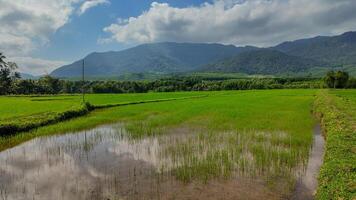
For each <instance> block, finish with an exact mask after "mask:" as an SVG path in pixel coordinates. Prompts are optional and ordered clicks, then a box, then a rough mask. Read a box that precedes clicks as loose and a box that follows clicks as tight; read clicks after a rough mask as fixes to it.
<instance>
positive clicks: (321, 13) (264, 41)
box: [100, 0, 356, 46]
mask: <svg viewBox="0 0 356 200" xmlns="http://www.w3.org/2000/svg"><path fill="white" fill-rule="evenodd" d="M355 9H356V1H355V0H338V1H335V0H313V1H310V0H216V1H214V2H213V3H204V4H202V5H200V6H195V7H186V8H176V7H172V6H170V5H169V4H168V3H157V2H154V3H152V4H151V7H150V8H149V9H148V10H147V11H145V12H143V13H142V14H141V15H139V16H137V17H130V18H128V19H119V20H118V21H117V22H116V23H114V24H111V25H110V26H108V27H106V28H104V31H105V32H108V33H109V34H111V36H110V37H109V38H103V39H101V40H100V41H101V42H102V41H104V42H108V41H110V40H111V41H112V40H115V41H117V42H121V43H146V42H159V41H176V42H219V43H227V44H235V45H258V46H269V45H274V44H276V43H279V42H282V41H286V40H294V39H298V38H304V37H311V36H315V35H332V34H339V33H342V32H345V31H349V30H353V29H355V21H356V12H355Z"/></svg>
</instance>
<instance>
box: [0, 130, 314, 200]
mask: <svg viewBox="0 0 356 200" xmlns="http://www.w3.org/2000/svg"><path fill="white" fill-rule="evenodd" d="M174 132H175V133H174ZM286 137H287V136H286V135H285V134H284V133H283V132H280V133H268V132H249V133H247V132H246V133H239V132H222V133H199V132H195V133H194V131H188V130H187V129H184V130H179V129H178V130H174V131H171V133H168V134H165V135H161V136H147V137H143V138H132V137H130V134H129V133H127V130H126V129H125V128H124V126H123V125H122V124H116V125H106V126H101V127H98V128H94V129H92V130H88V131H82V132H77V133H70V134H66V135H62V136H49V137H42V138H36V139H34V140H31V141H29V142H26V143H24V144H22V145H20V146H18V147H15V148H13V149H9V150H6V151H3V152H1V154H0V176H1V178H0V194H1V197H2V199H217V198H223V199H238V198H240V199H261V198H263V199H283V198H288V195H289V194H290V192H291V191H293V189H294V183H293V182H294V181H295V180H297V179H298V178H302V177H303V174H304V173H305V171H304V170H303V168H298V167H297V166H298V165H296V164H294V162H296V163H298V162H301V160H299V159H300V158H298V155H292V154H293V152H292V151H291V149H290V148H289V147H288V145H287V144H286V143H285V141H288V138H286ZM272 144H274V145H272ZM289 156H294V159H295V160H293V161H290V162H288V161H287V157H289ZM306 173H310V171H309V169H308V170H307V171H306ZM310 178H311V176H309V175H308V179H310ZM310 181H314V180H307V181H306V183H309V182H310ZM305 191H307V190H305V189H304V190H303V192H305ZM304 197H305V196H304ZM303 199H305V198H303Z"/></svg>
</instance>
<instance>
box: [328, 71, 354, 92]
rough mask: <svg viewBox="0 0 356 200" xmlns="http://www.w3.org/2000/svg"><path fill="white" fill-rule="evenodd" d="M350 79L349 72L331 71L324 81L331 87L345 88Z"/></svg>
mask: <svg viewBox="0 0 356 200" xmlns="http://www.w3.org/2000/svg"><path fill="white" fill-rule="evenodd" d="M348 80H349V74H348V73H347V72H344V71H337V72H334V71H329V72H328V73H327V74H326V76H325V78H324V82H325V84H326V85H327V86H328V87H329V88H345V87H346V86H347V82H348Z"/></svg>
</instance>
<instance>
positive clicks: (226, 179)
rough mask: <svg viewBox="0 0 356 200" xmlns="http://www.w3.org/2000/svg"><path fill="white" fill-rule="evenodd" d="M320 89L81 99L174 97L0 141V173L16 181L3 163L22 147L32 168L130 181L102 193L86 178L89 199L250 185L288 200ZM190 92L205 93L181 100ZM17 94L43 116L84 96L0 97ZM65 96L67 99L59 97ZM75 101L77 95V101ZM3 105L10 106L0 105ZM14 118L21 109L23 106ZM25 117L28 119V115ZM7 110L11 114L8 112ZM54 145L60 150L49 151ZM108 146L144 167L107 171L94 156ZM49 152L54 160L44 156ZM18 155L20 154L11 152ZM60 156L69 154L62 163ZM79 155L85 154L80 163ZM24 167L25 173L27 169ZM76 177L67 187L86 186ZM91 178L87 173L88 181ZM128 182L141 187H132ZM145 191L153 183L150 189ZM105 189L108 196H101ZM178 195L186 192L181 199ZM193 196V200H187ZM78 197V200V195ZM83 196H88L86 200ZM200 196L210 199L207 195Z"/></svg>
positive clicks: (110, 100) (302, 166) (308, 143)
mask: <svg viewBox="0 0 356 200" xmlns="http://www.w3.org/2000/svg"><path fill="white" fill-rule="evenodd" d="M316 93H317V91H316V90H264V91H229V92H193V93H187V92H186V93H159V94H157V93H149V94H126V95H89V96H87V99H88V100H89V102H90V103H91V104H92V105H109V104H116V103H120V102H130V101H143V100H155V99H169V98H178V99H176V100H172V101H163V102H150V103H145V104H134V105H127V106H119V107H111V108H105V109H95V110H94V111H92V112H90V113H88V114H87V115H85V116H82V117H78V118H74V119H71V120H67V121H63V122H59V123H56V124H53V125H48V126H43V127H40V128H37V129H34V130H31V131H29V132H24V133H19V134H16V135H14V136H10V137H4V138H2V139H1V140H0V146H1V149H3V152H2V154H1V155H3V160H2V162H4V163H7V165H6V166H7V167H6V169H0V172H1V173H3V177H6V176H10V177H13V176H14V175H13V174H11V173H13V172H12V171H10V172H9V171H7V170H8V169H11V168H13V167H15V166H12V165H11V164H10V165H9V164H8V163H11V162H9V160H13V159H14V157H16V158H18V157H21V152H24V151H26V152H27V153H26V154H31V153H33V154H36V155H39V156H37V157H36V159H41V160H39V161H38V160H36V159H34V161H33V160H31V159H30V158H29V159H30V160H31V163H32V162H35V163H36V162H38V163H46V162H52V160H53V159H57V157H58V156H60V157H59V158H58V159H59V160H61V159H62V160H63V159H66V160H63V162H60V163H61V165H63V164H64V166H62V168H63V167H64V169H63V170H64V171H68V170H71V169H73V167H74V168H78V167H80V168H79V169H78V170H79V172H80V173H84V171H85V173H87V172H89V171H90V174H91V176H93V174H92V173H93V171H92V170H93V169H97V170H99V171H97V172H95V174H98V173H99V172H100V173H102V170H106V171H105V172H106V173H109V174H115V173H120V175H113V176H112V177H111V176H105V177H106V178H105V179H104V180H102V177H101V176H99V177H96V176H95V177H96V179H98V181H99V182H100V181H105V180H108V181H109V182H110V183H111V184H112V181H114V182H115V181H119V182H122V181H123V180H128V182H127V183H128V184H129V185H131V186H130V187H129V188H126V189H122V188H121V187H122V183H121V184H118V183H116V184H117V185H116V186H112V185H111V186H110V187H109V186H107V184H103V187H101V186H100V187H99V186H97V185H96V184H95V183H94V182H93V181H89V180H87V182H86V183H85V184H89V185H88V187H90V188H92V187H94V186H95V187H96V189H94V193H98V195H99V194H100V195H104V194H105V195H104V196H100V195H99V196H96V197H99V198H101V197H103V198H109V197H113V196H112V195H114V196H115V195H116V197H124V199H132V198H138V199H140V198H143V197H145V195H148V196H149V197H151V199H157V198H158V199H166V197H167V198H171V197H172V198H173V197H174V196H176V198H178V199H184V198H183V196H184V195H188V196H190V195H193V196H194V195H198V194H200V193H198V194H196V193H195V192H193V191H191V187H193V188H196V187H198V188H201V190H203V191H205V190H206V191H207V193H208V191H214V190H213V189H212V188H211V187H213V185H214V186H215V189H216V188H219V187H222V188H229V187H230V188H236V187H237V186H238V187H239V188H241V189H242V188H244V187H246V186H249V185H250V186H251V185H252V188H253V187H255V188H256V189H258V190H261V193H260V194H259V195H260V196H258V195H257V196H251V197H249V199H260V198H261V197H264V198H265V199H276V198H282V199H283V198H290V197H291V196H293V193H294V190H295V188H296V185H297V181H298V180H299V179H300V177H302V176H303V173H304V172H305V170H306V166H307V163H308V157H309V152H310V149H311V147H312V143H313V128H314V126H315V125H316V124H317V122H316V120H315V119H314V117H313V115H312V107H313V102H314V99H315V95H316ZM145 95H147V96H145ZM194 96H201V97H200V98H183V97H194ZM10 98H14V99H10ZM17 98H20V99H17ZM21 98H24V99H23V100H22V101H23V102H22V103H23V104H24V105H25V104H26V103H27V104H31V103H32V100H33V98H34V99H41V100H40V101H35V102H34V103H35V104H38V105H40V104H42V106H44V108H42V109H43V110H41V111H42V112H45V111H46V108H45V107H46V106H45V105H47V106H48V107H53V106H55V105H56V104H58V105H59V106H58V107H57V109H58V110H61V109H67V108H69V107H70V106H76V105H80V103H79V101H80V99H79V98H80V96H56V97H4V99H6V100H7V101H19V102H20V101H21ZM66 98H68V100H63V99H66ZM71 98H76V100H74V99H71ZM4 99H2V101H4ZM9 99H10V100H9ZM53 99H55V100H53ZM52 102H53V104H52ZM61 102H62V103H63V104H61ZM69 102H72V103H69ZM50 104H51V106H49V105H50ZM1 109H2V110H6V109H5V108H4V107H2V108H1ZM18 112H19V113H20V112H21V111H20V109H19V111H18ZM22 112H23V113H24V114H27V115H31V111H30V109H27V110H26V109H25V110H24V111H22ZM12 114H13V113H10V112H9V113H8V114H7V116H8V117H9V116H11V115H12ZM102 124H107V125H105V126H104V127H106V128H103V126H102ZM110 124H114V125H110ZM115 124H117V125H115ZM33 138H35V139H34V140H33ZM83 140H84V143H83ZM26 141H28V142H26ZM53 141H54V142H53ZM24 142H25V143H24ZM46 144H50V145H49V146H47V145H46ZM68 145H69V147H68ZM11 147H15V148H11ZM53 147H56V148H54V149H53ZM128 147H130V148H131V149H134V150H132V151H130V152H127V151H122V150H120V149H123V148H128ZM130 148H129V149H130ZM21 149H26V150H21ZM46 149H47V150H46ZM48 149H51V150H48ZM56 149H57V150H56ZM112 149H119V150H120V151H119V153H117V152H116V153H117V156H119V157H120V159H121V157H122V156H124V158H125V159H128V158H130V162H133V163H136V162H139V163H141V164H142V165H143V166H146V165H147V166H146V167H144V168H142V169H141V168H140V167H139V166H140V165H137V166H136V164H135V165H133V166H130V165H128V166H126V168H125V167H122V166H121V165H120V164H119V163H120V162H123V161H118V162H117V163H111V162H110V161H108V160H105V162H108V163H110V167H108V166H106V167H104V169H103V168H102V166H101V165H102V163H100V162H99V161H97V160H96V159H97V158H96V156H98V155H100V157H103V159H104V158H106V157H107V158H111V159H114V157H112V155H111V154H112V153H110V152H111V151H113V150H112ZM43 151H44V152H43ZM49 151H50V152H52V151H54V152H53V153H54V154H52V153H51V154H50V155H48V152H49ZM18 152H20V155H17V154H19V153H18ZM46 152H47V153H46ZM55 152H57V153H58V155H57V153H55ZM120 152H121V153H120ZM137 152H138V153H137ZM42 154H45V155H46V156H44V155H43V156H44V158H42V157H43V156H41V155H42ZM16 155H17V156H16ZM63 155H65V156H66V158H63V157H62V156H63ZM85 155H87V156H88V157H87V158H86V157H85ZM94 155H96V156H94ZM144 155H146V157H147V155H150V156H148V158H149V159H145V158H144V157H145V156H144ZM152 155H153V156H152ZM22 156H23V155H22ZM78 156H80V157H78ZM83 156H84V157H83ZM93 156H94V157H93ZM127 156H129V157H128V158H127ZM68 158H69V159H70V160H74V161H75V163H77V162H78V163H82V162H85V167H84V168H83V166H82V164H80V165H77V164H75V163H74V166H72V165H73V163H72V162H73V161H71V162H69V163H70V164H69V163H67V159H68ZM43 159H44V161H43ZM83 159H87V160H85V161H84V160H83ZM15 160H16V159H15ZM0 162H1V161H0ZM28 162H30V161H28ZM152 162H154V163H152ZM16 163H17V162H16ZM55 163H56V162H55ZM52 164H53V163H52ZM53 165H54V166H53V167H55V166H57V164H53ZM58 165H59V163H58ZM97 165H99V166H97ZM25 166H27V165H25ZM148 166H149V167H148ZM16 167H18V166H16ZM42 167H43V166H42V165H39V166H37V167H35V169H36V170H39V171H41V169H42ZM98 168H99V169H98ZM24 170H25V171H26V170H28V173H30V172H31V170H33V168H31V169H27V168H25V169H24ZM88 170H89V171H88ZM107 170H108V171H109V172H107ZM132 170H134V171H132ZM31 173H32V172H31ZM68 173H71V174H73V173H77V172H68ZM100 173H99V174H100ZM43 176H45V177H42V178H43V179H44V180H47V179H46V176H51V174H50V173H49V174H45V175H43ZM47 178H48V177H47ZM77 178H78V180H77V182H76V184H74V183H73V187H78V184H79V185H80V184H84V183H82V182H81V181H79V179H80V174H79V175H78V177H77ZM92 179H93V177H91V178H90V180H92ZM134 179H138V180H140V181H137V180H136V182H135V181H134ZM26 180H27V179H21V178H20V180H18V181H22V183H23V184H25V185H24V187H27V182H28V180H27V181H26ZM132 181H133V182H132ZM0 182H1V183H3V184H4V183H5V186H4V185H3V186H2V188H3V189H2V192H6V194H8V197H9V199H11V198H10V197H11V195H12V192H14V191H17V189H16V187H15V188H11V187H10V186H9V187H6V181H5V182H4V180H0ZM142 183H146V184H147V186H146V187H144V186H142ZM35 184H37V186H38V187H40V185H41V184H43V183H42V182H41V181H39V182H36V183H35ZM149 185H152V187H151V188H147V187H148V186H149ZM104 186H106V187H107V188H104ZM153 186H154V187H153ZM28 187H30V186H28ZM31 187H32V186H31ZM53 187H55V188H52V189H51V191H53V190H55V191H56V192H59V193H60V194H66V191H64V190H63V188H61V187H59V186H58V185H57V186H53ZM56 187H59V188H56ZM172 187H177V189H176V190H172V191H171V192H168V191H170V190H168V189H167V188H172ZM187 187H188V188H187ZM110 188H111V189H112V190H113V191H114V192H108V193H107V191H106V192H102V191H103V190H108V189H110ZM120 188H121V189H120ZM189 188H190V189H189ZM72 189H73V188H72ZM82 190H85V189H83V188H82V189H81V190H79V189H78V190H74V189H73V191H76V192H75V193H76V194H77V195H78V194H80V193H81V192H83V191H82ZM132 190H136V193H134V194H131V193H130V194H127V192H128V191H132ZM31 191H32V190H29V192H28V193H26V194H27V195H30V196H31V195H34V194H33V193H31ZM41 191H42V190H41ZM154 191H155V192H154ZM157 191H158V192H157ZM178 191H179V192H178ZM182 191H187V192H188V191H190V192H188V193H184V192H183V193H182ZM246 191H248V190H247V189H245V190H231V191H230V193H229V194H230V195H227V196H226V197H224V198H225V199H234V198H237V197H238V196H240V198H241V197H243V196H244V195H245V197H248V196H246V195H248V194H247V193H246ZM15 193H16V192H15ZM41 194H42V196H41ZM46 194H47V193H46V192H45V191H42V192H40V194H39V195H37V196H36V195H35V197H37V198H38V199H41V197H45V196H46ZM183 194H184V195H183ZM218 194H220V195H222V194H221V193H219V192H218V193H217V194H215V195H211V196H210V199H214V198H213V197H215V198H217V196H216V195H218ZM243 194H244V195H243ZM172 195H173V196H172ZM182 195H183V196H182ZM241 195H242V196H241ZM250 195H252V194H250ZM261 195H262V196H261ZM193 196H190V197H191V198H193ZM75 197H76V199H81V197H78V196H75ZM87 197H89V196H86V198H83V199H87ZM63 198H64V199H65V198H67V199H70V198H69V197H64V196H61V197H58V199H63ZM72 198H73V197H72ZM195 198H202V196H195ZM206 198H207V199H209V198H208V196H207V197H206ZM44 199H45V198H44Z"/></svg>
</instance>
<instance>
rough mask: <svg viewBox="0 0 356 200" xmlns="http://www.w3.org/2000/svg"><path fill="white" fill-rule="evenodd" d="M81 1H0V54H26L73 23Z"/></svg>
mask: <svg viewBox="0 0 356 200" xmlns="http://www.w3.org/2000/svg"><path fill="white" fill-rule="evenodd" d="M80 1H81V0H51V1H48V0H16V1H6V0H0V8H1V9H0V27H1V28H0V51H3V52H4V53H5V54H6V55H10V56H12V55H17V56H18V55H26V54H28V53H29V52H30V51H31V50H33V49H35V48H36V47H38V46H40V45H43V44H46V43H47V42H48V38H49V36H50V34H52V33H54V32H55V31H56V30H58V29H59V28H60V27H62V26H63V25H64V24H66V23H67V22H68V21H69V17H70V15H71V14H72V13H73V10H74V4H75V3H78V2H80Z"/></svg>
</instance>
